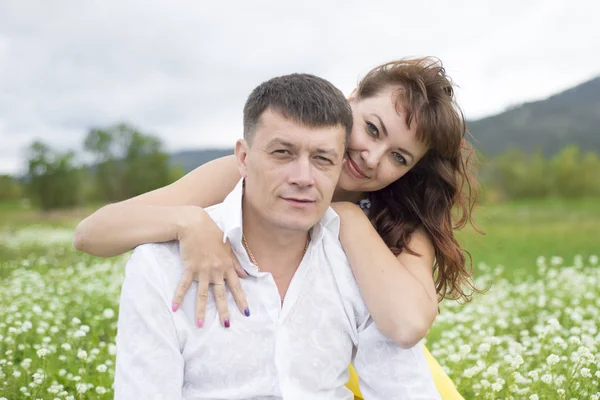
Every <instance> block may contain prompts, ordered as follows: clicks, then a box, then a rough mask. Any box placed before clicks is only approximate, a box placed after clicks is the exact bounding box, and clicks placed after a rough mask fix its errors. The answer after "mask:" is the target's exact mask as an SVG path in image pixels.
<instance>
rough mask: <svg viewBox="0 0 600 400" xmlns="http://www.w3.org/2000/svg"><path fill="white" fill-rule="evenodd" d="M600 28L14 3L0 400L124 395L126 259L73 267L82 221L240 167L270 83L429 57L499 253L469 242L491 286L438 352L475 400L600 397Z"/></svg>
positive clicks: (1, 127) (496, 11) (521, 20)
mask: <svg viewBox="0 0 600 400" xmlns="http://www.w3.org/2000/svg"><path fill="white" fill-rule="evenodd" d="M599 8H600V6H599V4H598V3H597V2H593V1H591V0H589V1H583V0H544V1H540V0H531V1H517V0H505V1H478V0H454V1H442V0H438V1H433V0H432V1H410V2H408V1H404V2H403V1H377V0H372V1H369V2H366V1H358V0H345V1H334V0H332V1H326V0H320V1H315V0H303V1H297V2H284V1H279V2H276V1H263V0H254V1H240V0H232V1H228V2H216V1H213V2H208V1H189V0H181V1H164V0H144V1H138V0H120V1H117V0H102V1H99V0H90V1H75V0H72V1H70V0H54V1H51V2H50V1H43V0H39V1H32V0H0V400H5V399H7V398H9V399H20V398H61V399H62V398H65V399H74V398H75V396H77V398H78V399H88V398H90V399H94V398H104V397H107V398H110V396H111V394H112V389H111V385H112V380H113V379H112V376H113V373H114V356H115V344H114V340H115V331H116V318H117V316H116V310H118V298H119V292H120V285H121V282H122V279H123V266H124V265H125V261H126V259H127V256H124V257H119V258H116V259H113V260H101V259H98V258H95V257H91V256H87V255H85V254H83V253H81V252H77V251H75V250H74V249H73V247H72V244H71V240H72V233H73V228H74V227H75V226H76V224H77V222H78V221H79V220H81V218H83V217H85V216H87V215H89V214H90V213H92V212H93V211H94V210H96V209H97V208H99V207H101V206H102V205H104V204H107V203H110V202H116V201H120V200H123V199H126V198H129V197H132V196H135V195H137V194H140V193H144V192H146V191H149V190H152V189H155V188H158V187H161V186H164V185H166V184H169V183H170V182H173V181H174V180H176V179H178V178H179V177H181V176H182V175H183V174H185V173H186V172H189V171H191V170H192V169H194V168H196V167H197V166H199V165H202V164H203V163H205V162H207V161H209V160H211V159H213V158H216V157H220V156H222V155H225V154H231V153H232V151H233V146H234V144H235V141H236V140H237V139H238V138H240V137H241V135H242V108H243V104H244V102H245V100H246V97H247V96H248V94H249V93H250V91H251V90H252V89H253V88H254V87H256V86H257V85H258V84H260V83H261V82H263V81H264V80H266V79H269V78H271V77H273V76H276V75H281V74H289V73H294V72H306V73H312V74H315V75H319V76H321V77H324V78H326V79H328V80H330V81H331V82H332V83H334V84H335V85H336V86H337V87H338V88H340V89H341V90H342V91H343V92H344V93H345V94H348V95H349V94H350V93H351V92H352V90H353V89H354V87H355V85H356V84H357V82H358V81H359V79H360V78H361V77H362V76H364V74H365V73H366V72H367V71H369V70H370V69H371V68H372V67H374V66H376V65H378V64H381V63H384V62H387V61H390V60H394V59H398V58H402V57H420V56H436V57H438V58H440V59H441V60H442V61H443V63H444V66H445V68H446V70H447V72H448V73H449V75H450V76H451V77H452V78H453V80H454V82H455V84H456V85H457V88H456V93H457V98H458V102H459V104H460V105H461V107H462V109H463V111H464V112H465V115H466V117H467V119H468V127H469V130H470V132H471V135H472V137H470V138H469V140H470V141H471V142H472V143H473V144H474V146H475V148H476V150H477V156H478V158H479V162H480V163H479V169H478V172H477V176H478V178H479V181H480V182H481V191H480V201H479V203H478V205H477V208H476V209H475V212H474V218H475V223H476V224H477V226H478V227H479V228H480V229H482V230H483V231H484V232H485V233H486V234H485V235H480V234H478V233H477V232H476V231H475V230H474V229H472V228H470V227H467V228H465V229H463V230H461V231H459V232H457V236H458V240H459V242H460V243H461V245H462V246H463V248H465V249H466V250H468V251H469V252H470V254H471V255H472V260H473V266H474V268H475V269H476V270H475V277H476V278H477V285H478V287H480V288H486V287H491V289H490V291H489V292H488V293H486V294H485V295H483V296H477V297H476V298H475V300H473V302H472V303H470V304H467V305H464V306H463V305H459V304H457V303H455V302H451V301H444V302H443V303H442V304H441V307H442V312H441V313H440V315H439V316H438V318H437V319H436V322H435V324H434V326H433V327H432V329H431V331H430V333H429V334H428V336H427V345H428V347H430V349H431V351H432V354H433V355H434V356H435V357H436V358H437V359H438V361H439V362H440V363H441V364H442V366H443V367H444V369H445V370H446V371H447V372H448V373H449V374H450V376H451V378H452V379H453V380H454V382H455V384H456V385H457V387H458V388H459V390H460V391H461V393H462V394H463V395H464V396H465V398H468V399H471V398H519V399H521V398H528V399H538V398H542V399H549V398H559V399H562V398H575V397H576V398H590V399H594V398H595V399H599V398H600V393H598V387H600V384H599V383H598V380H599V379H600V348H599V346H598V343H600V334H599V333H598V332H599V331H600V289H599V288H600V285H598V282H600V268H598V267H597V265H598V257H597V255H598V254H599V253H600V29H598V21H597V20H598V15H600V13H599V11H600V10H599ZM559 356H560V358H559ZM519 357H520V358H519ZM551 360H552V362H551ZM556 360H560V364H558V365H556V362H557V361H556ZM523 363H524V364H523ZM540 377H541V380H540V379H538V378H540ZM561 377H562V378H561ZM538 395H539V396H538ZM594 396H596V397H594Z"/></svg>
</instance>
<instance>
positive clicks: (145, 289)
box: [114, 245, 184, 400]
mask: <svg viewBox="0 0 600 400" xmlns="http://www.w3.org/2000/svg"><path fill="white" fill-rule="evenodd" d="M150 246H157V245H142V246H140V247H138V248H136V249H135V250H134V252H133V255H132V256H131V259H130V260H129V262H128V263H127V267H126V272H125V280H124V282H123V287H122V289H121V300H120V306H119V319H118V328H117V357H116V371H115V384H114V390H115V399H175V400H176V399H182V388H183V380H184V379H183V375H184V360H183V356H182V354H181V349H180V346H179V340H178V336H177V330H176V328H175V321H174V319H173V312H172V311H171V309H170V306H169V303H170V299H169V297H168V295H167V293H166V285H165V278H164V275H163V274H161V271H160V268H159V265H158V262H157V260H156V258H155V257H154V256H153V254H152V253H153V252H152V247H150Z"/></svg>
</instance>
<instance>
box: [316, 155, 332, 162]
mask: <svg viewBox="0 0 600 400" xmlns="http://www.w3.org/2000/svg"><path fill="white" fill-rule="evenodd" d="M315 158H316V159H317V160H319V161H322V162H325V163H329V164H333V161H331V160H330V159H329V158H327V157H323V156H316V157H315Z"/></svg>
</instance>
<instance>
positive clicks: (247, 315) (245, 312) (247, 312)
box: [244, 307, 250, 317]
mask: <svg viewBox="0 0 600 400" xmlns="http://www.w3.org/2000/svg"><path fill="white" fill-rule="evenodd" d="M244 315H245V316H246V317H249V316H250V309H249V308H248V307H246V308H245V309H244Z"/></svg>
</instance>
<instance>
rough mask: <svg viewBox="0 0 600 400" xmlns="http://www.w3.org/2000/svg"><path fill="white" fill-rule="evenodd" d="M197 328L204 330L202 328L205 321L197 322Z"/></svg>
mask: <svg viewBox="0 0 600 400" xmlns="http://www.w3.org/2000/svg"><path fill="white" fill-rule="evenodd" d="M196 326H197V327H198V328H202V327H203V326H204V321H203V320H201V319H199V320H198V322H196Z"/></svg>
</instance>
